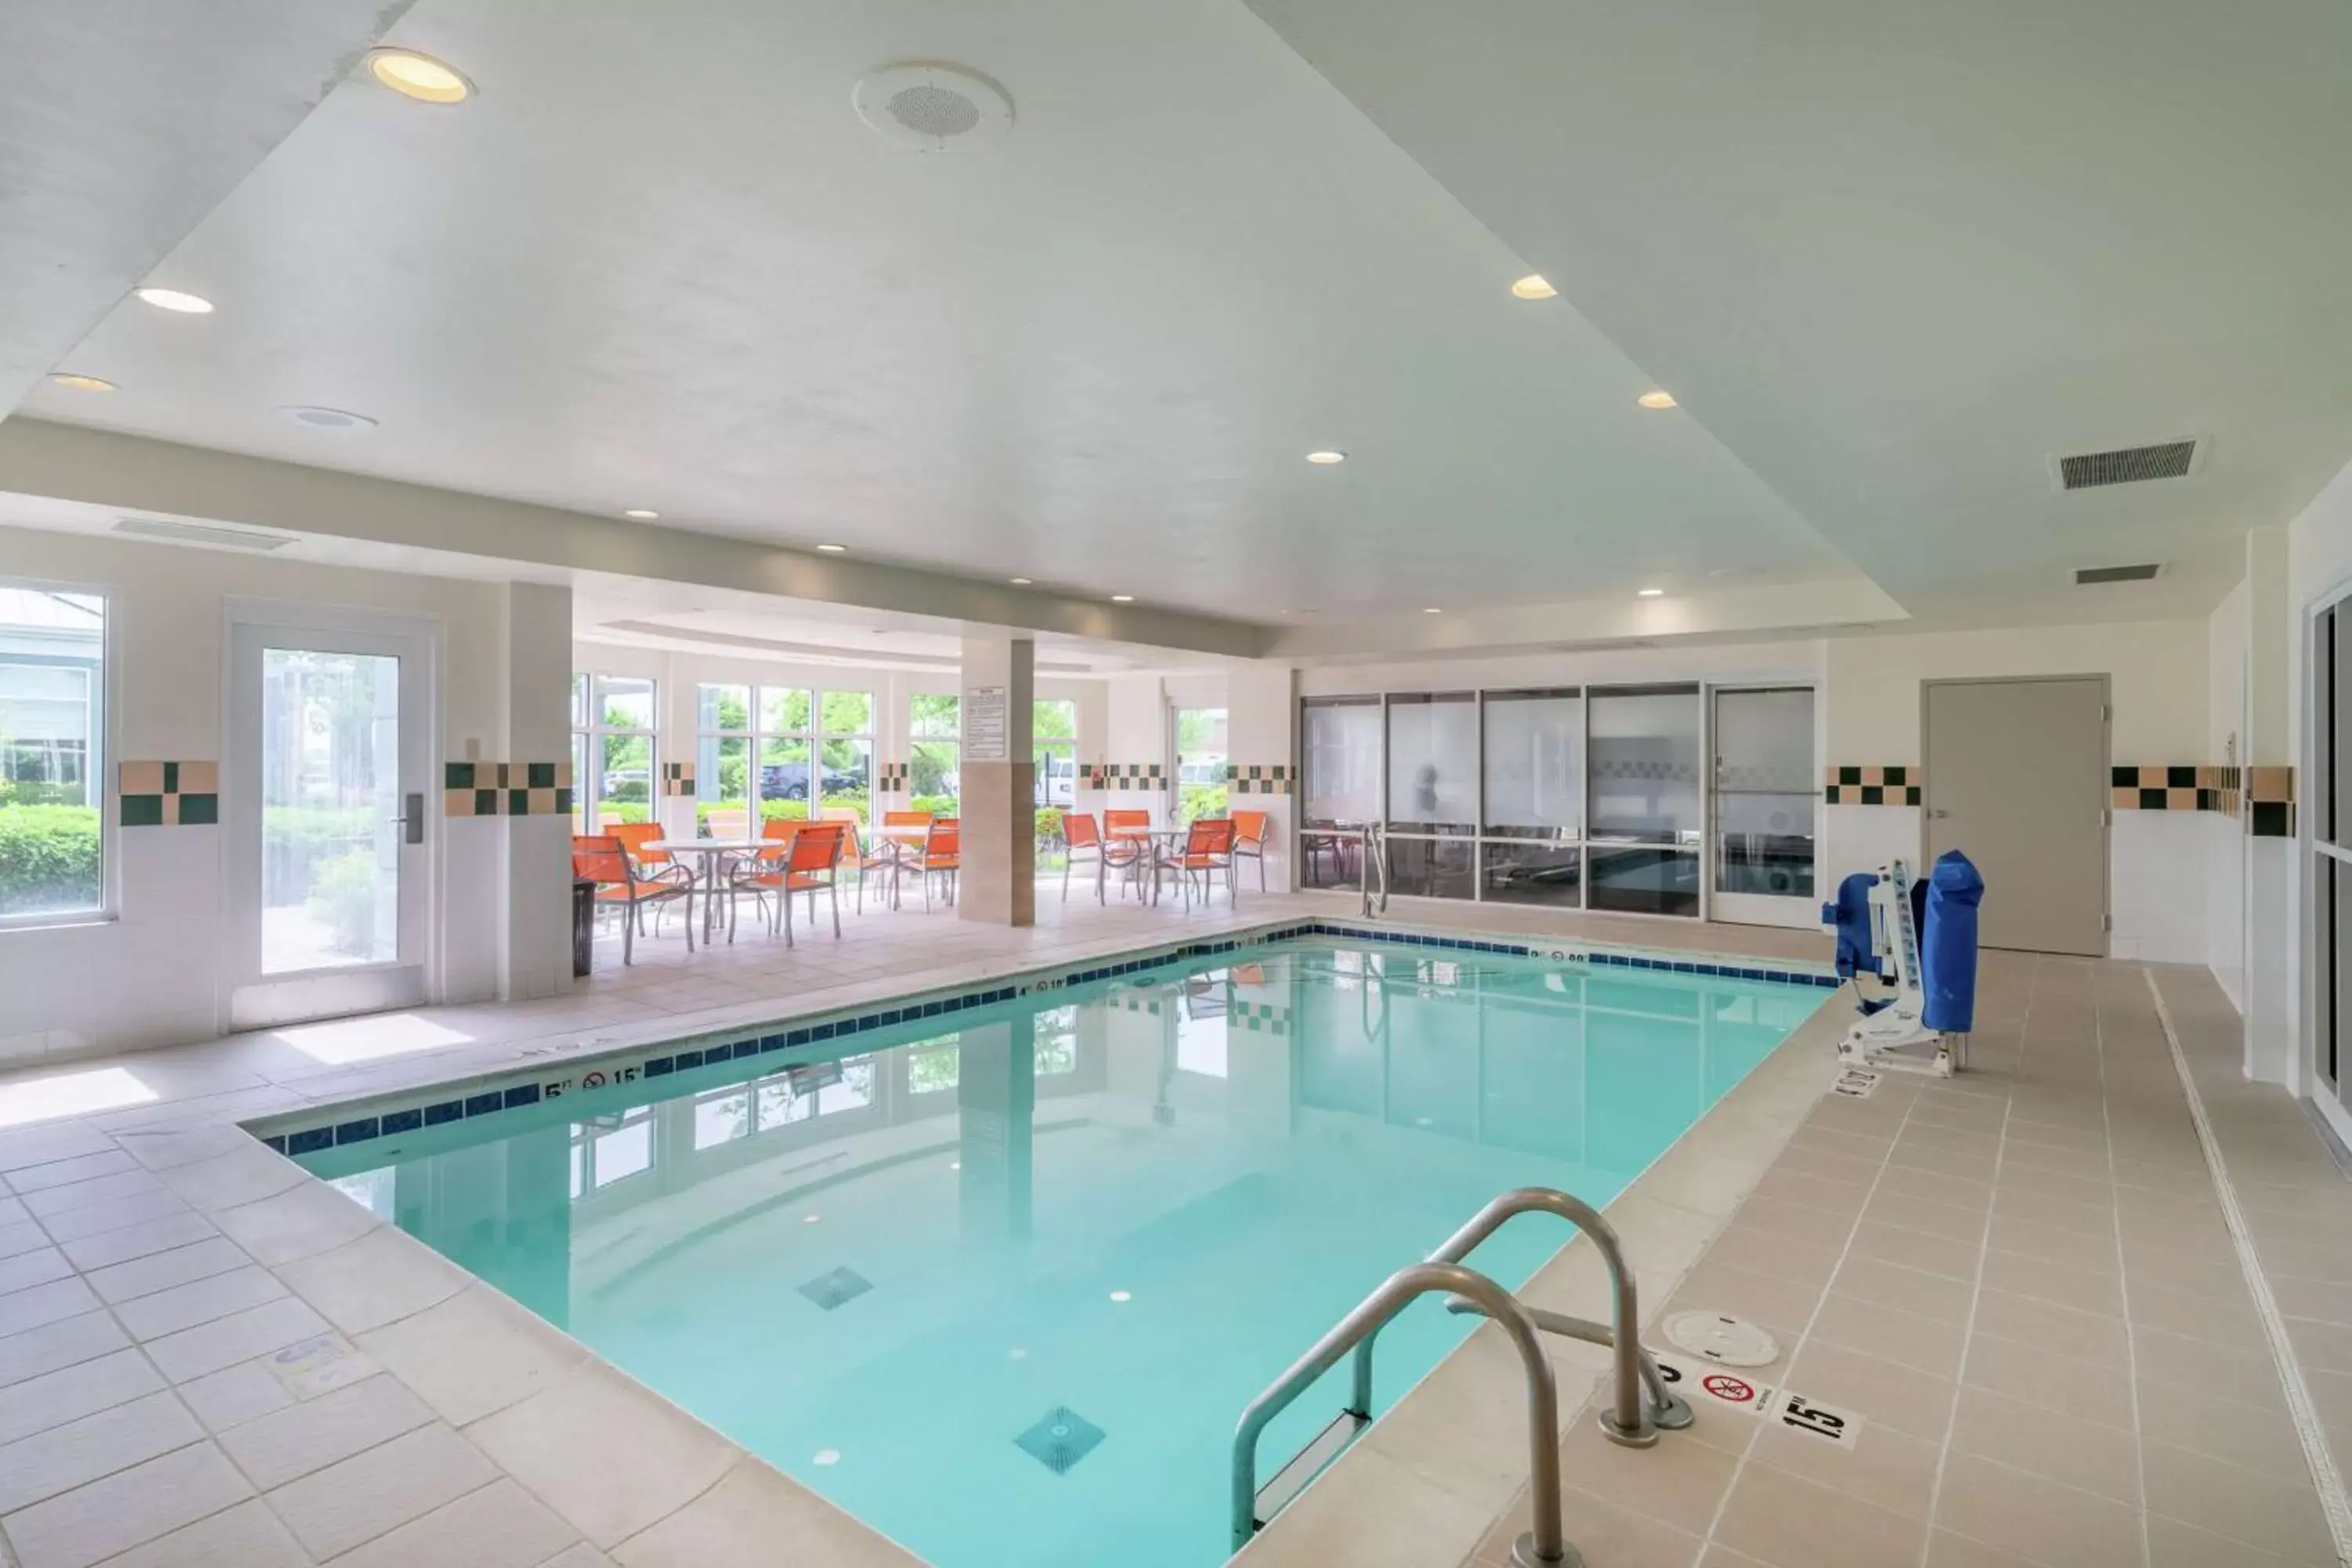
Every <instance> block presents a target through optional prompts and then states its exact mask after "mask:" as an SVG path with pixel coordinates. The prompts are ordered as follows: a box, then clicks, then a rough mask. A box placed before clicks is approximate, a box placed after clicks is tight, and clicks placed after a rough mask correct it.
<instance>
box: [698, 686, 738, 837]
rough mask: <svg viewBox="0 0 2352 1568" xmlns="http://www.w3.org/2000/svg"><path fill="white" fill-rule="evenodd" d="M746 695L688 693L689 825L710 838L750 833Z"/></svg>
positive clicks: (731, 689)
mask: <svg viewBox="0 0 2352 1568" xmlns="http://www.w3.org/2000/svg"><path fill="white" fill-rule="evenodd" d="M751 690H752V689H751V687H749V686H714V685H709V684H705V685H701V686H698V687H696V688H695V689H694V731H695V735H694V820H695V825H696V826H697V827H698V828H700V829H701V830H703V831H705V832H707V833H708V834H709V835H710V836H712V837H719V838H742V837H748V836H749V835H750V833H751Z"/></svg>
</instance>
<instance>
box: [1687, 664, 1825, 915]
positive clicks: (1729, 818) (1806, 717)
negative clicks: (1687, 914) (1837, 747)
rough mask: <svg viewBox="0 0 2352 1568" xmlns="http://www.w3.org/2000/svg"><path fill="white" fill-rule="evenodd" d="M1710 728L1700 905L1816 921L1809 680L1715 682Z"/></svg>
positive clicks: (1817, 800) (1816, 801) (1816, 796)
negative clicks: (1748, 685)
mask: <svg viewBox="0 0 2352 1568" xmlns="http://www.w3.org/2000/svg"><path fill="white" fill-rule="evenodd" d="M1714 735H1715V782H1714V794H1715V801H1714V805H1715V811H1714V818H1713V821H1714V842H1715V888H1714V900H1713V904H1712V906H1711V910H1710V912H1711V913H1712V914H1713V916H1714V918H1715V919H1717V920H1720V921H1744V922H1748V923H1751V924H1769V925H1792V926H1803V927H1807V928H1811V927H1812V926H1815V925H1817V924H1819V923H1820V920H1821V909H1820V900H1818V899H1816V898H1815V897H1814V883H1813V846H1814V841H1815V832H1814V818H1815V813H1816V812H1817V811H1818V810H1819V808H1820V805H1821V797H1822V792H1821V790H1820V788H1819V787H1818V784H1817V783H1816V781H1817V780H1818V779H1819V778H1820V776H1821V774H1820V772H1819V770H1818V769H1817V768H1816V767H1815V766H1814V763H1813V754H1814V745H1813V689H1812V688H1811V687H1810V686H1788V687H1773V688H1765V689H1730V690H1726V689H1718V690H1717V691H1716V693H1715V730H1714Z"/></svg>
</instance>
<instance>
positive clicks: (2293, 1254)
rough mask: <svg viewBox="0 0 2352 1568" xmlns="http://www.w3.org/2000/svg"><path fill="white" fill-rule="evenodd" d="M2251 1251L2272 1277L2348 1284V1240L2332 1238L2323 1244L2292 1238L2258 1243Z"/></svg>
mask: <svg viewBox="0 0 2352 1568" xmlns="http://www.w3.org/2000/svg"><path fill="white" fill-rule="evenodd" d="M2255 1252H2256V1253H2257V1255H2258V1256H2259V1257H2260V1258H2261V1259H2262V1265H2263V1268H2264V1269H2265V1270H2266V1271H2267V1272H2268V1273H2269V1274H2270V1275H2271V1277H2272V1278H2273V1279H2324V1280H2327V1281H2329V1282H2331V1283H2333V1284H2337V1285H2347V1284H2352V1240H2336V1241H2330V1242H2327V1243H2326V1244H2323V1245H2311V1244H2306V1243H2301V1242H2293V1241H2265V1242H2261V1243H2258V1244H2257V1245H2256V1247H2255Z"/></svg>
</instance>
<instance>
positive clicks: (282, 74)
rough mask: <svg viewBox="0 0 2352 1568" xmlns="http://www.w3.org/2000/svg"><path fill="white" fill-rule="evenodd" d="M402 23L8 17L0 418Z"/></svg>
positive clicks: (59, 11)
mask: <svg viewBox="0 0 2352 1568" xmlns="http://www.w3.org/2000/svg"><path fill="white" fill-rule="evenodd" d="M408 5H409V0H301V3H300V4H299V5H287V4H284V0H204V4H202V5H176V4H161V5H159V4H157V3H156V0H7V3H6V4H0V78H5V80H4V81H0V416H5V415H6V413H7V411H8V410H9V409H11V408H13V407H15V406H16V404H17V402H18V401H19V400H20V399H22V398H23V396H24V395H25V394H26V392H27V391H29V390H30V389H31V388H32V387H33V386H34V385H35V384H37V383H38V382H39V380H40V378H41V377H42V376H44V375H46V374H48V373H49V372H50V371H53V370H68V371H73V370H79V369H81V367H80V366H79V365H77V364H73V363H67V355H68V351H70V350H71V349H72V348H73V347H74V345H75V344H76V343H77V342H79V341H80V340H81V338H82V335H83V334H84V333H85V332H87V331H89V329H90V328H91V327H92V326H94V325H95V324H96V323H97V322H98V321H99V320H100V318H101V317H103V316H104V315H106V314H107V312H108V311H110V310H114V309H115V308H116V307H117V306H118V305H120V304H121V301H122V298H123V296H124V295H125V294H126V293H128V292H129V291H130V290H131V289H132V288H133V287H135V286H136V285H138V284H141V283H143V282H147V281H149V280H150V278H151V274H152V273H153V270H154V268H155V267H156V265H157V263H158V262H160V261H161V260H162V259H163V257H164V256H165V255H166V254H167V253H169V252H170V251H171V249H172V247H173V246H175V245H177V244H178V243H179V242H180V241H181V240H182V239H183V238H184V237H185V236H186V235H187V233H188V231H189V230H190V229H192V228H194V227H195V226H196V224H197V222H198V221H199V220H200V219H202V218H203V217H204V216H205V214H206V213H208V212H210V211H212V210H213V208H214V207H215V206H216V205H218V204H219V203H220V201H221V200H222V198H223V197H225V196H226V195H228V194H229V192H230V191H231V190H232V189H233V188H235V186H236V184H237V182H238V181H240V180H242V179H244V178H245V177H246V175H247V174H249V173H250V172H251V171H252V170H253V168H254V166H255V165H256V164H257V163H260V162H261V161H262V159H263V158H264V157H265V156H267V155H268V153H269V150H270V149H271V148H273V147H275V146H277V145H278V142H281V141H283V140H284V139H285V137H286V135H287V134H288V132H291V131H292V130H293V129H294V128H295V126H296V125H298V124H299V123H300V121H301V120H302V117H303V116H304V115H306V114H308V113H309V112H310V110H311V109H312V108H313V107H314V106H315V105H316V104H317V103H318V102H319V101H320V99H322V98H324V97H325V96H326V95H327V93H328V91H329V90H330V89H332V88H333V87H334V85H335V84H336V82H338V81H339V80H341V78H342V77H343V75H344V74H345V72H347V71H348V70H349V69H350V68H351V67H352V64H353V63H354V62H355V61H356V60H357V59H358V58H359V57H360V56H361V54H362V53H363V52H364V51H365V50H366V49H367V48H368V47H369V46H370V45H372V44H373V43H374V42H375V40H376V38H377V37H378V35H379V34H380V33H381V32H382V30H383V28H385V27H386V26H390V25H391V24H392V23H394V21H396V20H398V19H399V17H400V15H401V13H402V12H404V11H405V10H406V9H407V8H408ZM153 280H154V281H156V282H159V283H169V282H170V281H171V279H168V278H163V277H156V278H154V279H153ZM87 374H102V373H98V372H89V373H87ZM63 395H65V396H68V397H70V396H76V395H79V396H84V397H87V396H89V394H73V393H66V394H63Z"/></svg>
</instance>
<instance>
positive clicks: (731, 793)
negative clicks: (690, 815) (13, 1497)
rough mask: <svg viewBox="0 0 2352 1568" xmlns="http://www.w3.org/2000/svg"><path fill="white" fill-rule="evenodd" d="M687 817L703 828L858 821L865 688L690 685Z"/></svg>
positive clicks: (712, 832) (869, 745)
mask: <svg viewBox="0 0 2352 1568" xmlns="http://www.w3.org/2000/svg"><path fill="white" fill-rule="evenodd" d="M695 757H696V762H695V776H696V780H697V784H698V791H699V794H698V799H697V801H696V805H695V816H696V819H697V821H698V824H699V825H700V827H701V829H702V831H703V832H705V833H706V834H708V835H709V836H711V837H719V838H730V837H741V836H744V835H747V834H750V833H751V832H752V831H753V828H752V824H753V823H754V822H755V821H757V822H773V821H778V820H799V819H803V818H806V817H810V816H817V815H820V814H830V815H835V816H838V815H841V814H844V813H847V814H851V815H854V816H856V818H857V819H858V820H859V821H861V822H862V821H864V820H865V819H866V805H867V801H868V799H869V797H870V795H871V792H872V786H873V777H874V771H873V770H874V694H873V693H872V692H870V691H832V690H822V689H811V688H809V687H804V686H764V685H762V686H753V685H749V684H738V683H729V682H704V683H702V684H701V685H698V686H697V687H696V688H695Z"/></svg>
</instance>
